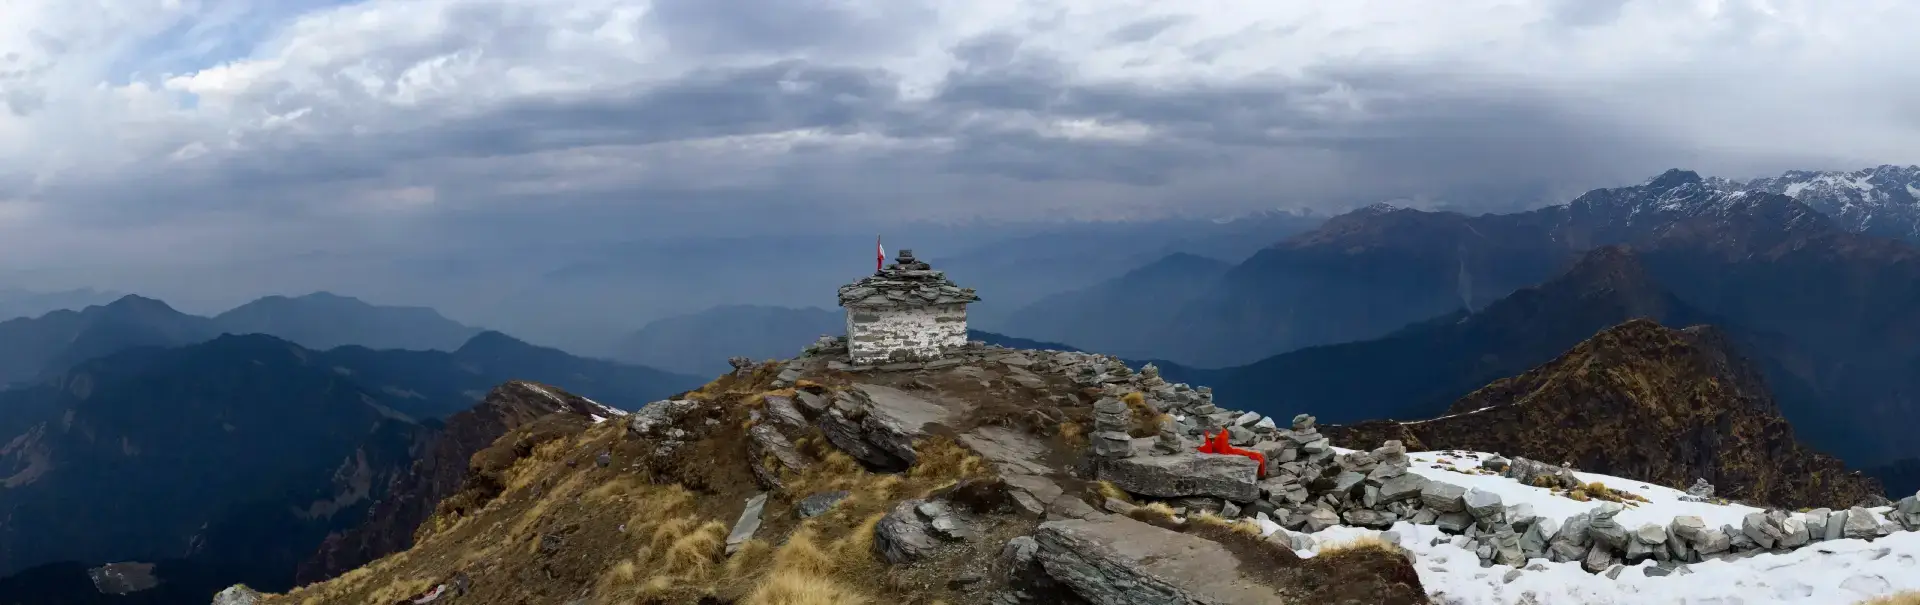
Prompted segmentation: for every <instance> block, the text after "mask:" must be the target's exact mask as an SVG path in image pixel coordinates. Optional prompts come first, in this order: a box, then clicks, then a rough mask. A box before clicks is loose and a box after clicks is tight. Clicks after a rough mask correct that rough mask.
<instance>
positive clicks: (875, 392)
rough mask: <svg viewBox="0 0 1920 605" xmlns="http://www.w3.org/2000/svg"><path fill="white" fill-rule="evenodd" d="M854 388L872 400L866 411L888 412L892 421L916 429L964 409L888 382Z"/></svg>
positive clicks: (922, 429)
mask: <svg viewBox="0 0 1920 605" xmlns="http://www.w3.org/2000/svg"><path fill="white" fill-rule="evenodd" d="M854 388H857V389H860V392H862V393H866V394H867V397H868V398H869V399H871V400H872V401H873V407H872V408H869V409H868V410H867V413H869V414H878V415H881V416H885V417H886V418H887V420H888V421H890V422H891V423H892V424H894V425H896V426H899V427H900V428H903V429H906V430H909V431H913V432H918V433H924V432H925V431H926V426H927V425H929V424H942V423H946V422H948V421H950V420H952V419H953V418H957V417H959V416H960V413H962V412H964V411H965V410H959V409H953V408H951V407H949V406H946V405H941V404H940V403H936V402H933V401H928V400H927V399H926V398H924V397H921V396H919V395H915V394H913V393H908V392H906V391H902V390H900V389H896V388H893V387H889V386H883V385H877V384H858V385H854Z"/></svg>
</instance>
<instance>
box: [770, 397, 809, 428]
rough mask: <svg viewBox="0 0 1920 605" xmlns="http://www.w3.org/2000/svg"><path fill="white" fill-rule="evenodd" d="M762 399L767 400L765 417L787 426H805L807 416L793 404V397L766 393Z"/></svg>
mask: <svg viewBox="0 0 1920 605" xmlns="http://www.w3.org/2000/svg"><path fill="white" fill-rule="evenodd" d="M762 399H764V400H766V402H767V419H768V420H772V421H773V422H774V423H775V424H779V425H781V426H785V427H787V428H796V429H797V428H800V427H804V426H807V417H806V416H805V415H802V414H801V413H800V408H798V407H796V406H794V405H793V398H791V397H783V396H780V395H768V396H766V397H763V398H762Z"/></svg>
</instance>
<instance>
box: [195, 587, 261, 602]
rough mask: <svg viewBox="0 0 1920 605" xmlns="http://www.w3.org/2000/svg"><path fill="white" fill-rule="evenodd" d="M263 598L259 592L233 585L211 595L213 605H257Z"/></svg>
mask: <svg viewBox="0 0 1920 605" xmlns="http://www.w3.org/2000/svg"><path fill="white" fill-rule="evenodd" d="M201 594H205V593H201ZM264 598H265V597H264V595H261V594H260V591H257V590H254V589H252V588H247V586H246V585H245V584H235V585H233V586H228V587H227V589H226V590H222V591H220V593H219V594H215V595H213V605H258V604H259V603H260V601H261V600H262V599H264Z"/></svg>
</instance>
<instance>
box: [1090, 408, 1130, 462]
mask: <svg viewBox="0 0 1920 605" xmlns="http://www.w3.org/2000/svg"><path fill="white" fill-rule="evenodd" d="M1132 426H1133V411H1132V410H1129V409H1127V404H1126V403H1125V402H1123V401H1120V400H1119V399H1115V398H1112V397H1107V398H1104V399H1101V400H1100V401H1099V402H1096V403H1094V404H1093V439H1092V441H1093V444H1092V450H1093V455H1094V456H1098V457H1101V458H1127V457H1131V456H1133V436H1132V435H1128V434H1127V429H1129V428H1131V427H1132Z"/></svg>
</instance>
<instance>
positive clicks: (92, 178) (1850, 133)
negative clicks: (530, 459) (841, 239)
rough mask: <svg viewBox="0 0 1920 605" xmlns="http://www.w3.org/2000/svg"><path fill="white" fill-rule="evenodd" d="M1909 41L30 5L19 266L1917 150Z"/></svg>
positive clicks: (1326, 199)
mask: <svg viewBox="0 0 1920 605" xmlns="http://www.w3.org/2000/svg"><path fill="white" fill-rule="evenodd" d="M1916 22H1920V3H1914V2H1907V1H1901V0H1805V1H1801V0H1639V1H1614V0H1535V1H1523V0H1448V1H1446V2H1434V1H1431V0H1351V1H1344V2H1317V1H1312V2H1309V1H1295V0H1265V1H1254V0H1234V1H1226V0H1180V1H1177V2H1174V1H1144V0H953V1H939V0H364V1H361V2H341V1H338V0H272V1H268V0H254V1H242V0H5V1H4V2H0V270H6V271H13V272H14V273H12V275H21V276H27V277H23V278H22V279H37V280H41V281H47V280H51V279H52V278H51V277H49V276H59V277H60V278H61V279H64V280H65V281H66V282H69V283H65V284H55V285H85V284H81V283H72V282H89V283H93V282H102V281H104V282H114V281H115V280H121V281H126V280H133V281H136V282H137V278H140V277H142V276H145V277H148V278H150V279H151V278H153V276H168V277H167V279H170V280H175V281H178V280H182V279H189V278H188V277H182V276H190V275H194V274H193V273H192V271H194V270H200V271H212V270H214V269H215V268H225V269H222V270H233V271H241V269H232V267H233V266H234V264H235V262H236V261H235V259H242V258H244V259H253V260H255V261H258V262H257V263H256V265H260V264H262V263H264V265H263V266H271V264H272V263H273V262H277V260H276V259H288V258H312V257H316V256H321V257H324V256H328V255H335V256H339V255H353V254H359V255H362V256H363V257H364V256H366V255H376V256H377V255H394V256H396V257H397V256H404V255H408V254H424V253H426V251H436V250H438V251H445V250H453V249H461V247H462V246H465V247H468V248H487V247H489V246H495V245H498V244H500V243H501V242H503V241H518V242H522V243H525V242H528V241H545V242H579V241H614V240H620V239H623V238H626V239H632V238H642V237H652V236H657V235H660V234H669V233H675V232H685V231H690V230H702V229H715V228H720V227H719V226H726V227H725V228H727V229H732V230H737V231H739V232H750V231H752V230H755V229H777V228H789V227H792V226H796V225H808V224H826V223H831V222H836V221H849V220H874V221H881V222H885V221H895V220H917V219H931V220H948V219H964V218H979V217H985V218H992V219H1006V220H1024V219H1031V218H1037V217H1071V218H1113V217H1141V216H1154V215H1159V214H1166V213H1181V212H1184V213H1196V214H1224V213H1232V212H1239V211H1248V210H1258V209H1263V208H1272V207H1316V208H1329V209H1338V208H1343V207H1350V206H1352V205H1356V204H1359V203H1364V202H1367V201H1372V200H1378V199H1382V198H1396V197H1439V198H1443V199H1447V200H1451V201H1453V202H1455V203H1459V204H1463V205H1471V204H1473V203H1476V201H1480V200H1487V201H1485V202H1484V203H1489V204H1494V203H1499V204H1506V203H1511V202H1512V201H1514V199H1515V198H1516V197H1518V198H1524V197H1526V196H1529V195H1539V192H1541V191H1563V190H1574V189H1579V188H1585V187H1590V186H1598V185H1611V184H1617V183H1621V182H1624V181H1636V180H1640V179H1643V178H1645V177H1646V176H1650V175H1651V174H1653V173H1655V172H1657V171H1658V170H1660V169H1662V168H1665V167H1669V166H1685V167H1693V168H1697V169H1700V170H1702V171H1704V172H1708V173H1713V174H1721V175H1724V176H1736V177H1737V176H1756V175H1759V174H1763V173H1769V172H1777V171H1779V170H1783V169H1786V168H1857V167H1864V166H1868V165H1874V164H1880V163H1902V164H1904V163H1914V162H1920V157H1916V156H1917V155H1920V130H1917V129H1920V110H1916V109H1915V108H1916V107H1920V68H1915V67H1913V66H1912V63H1911V61H1912V59H1911V58H1912V57H1914V56H1916V55H1917V54H1920V36H1913V35H1912V31H1911V29H1912V24H1913V23H1916ZM255 270H262V271H269V272H271V271H272V269H270V268H269V269H258V267H256V269H255ZM200 279H207V280H218V279H220V278H219V277H218V276H213V277H207V276H204V275H203V276H202V277H201V278H200ZM54 281H58V280H54ZM49 283H51V282H49ZM94 285H103V286H109V287H112V286H116V285H122V284H118V283H94Z"/></svg>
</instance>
